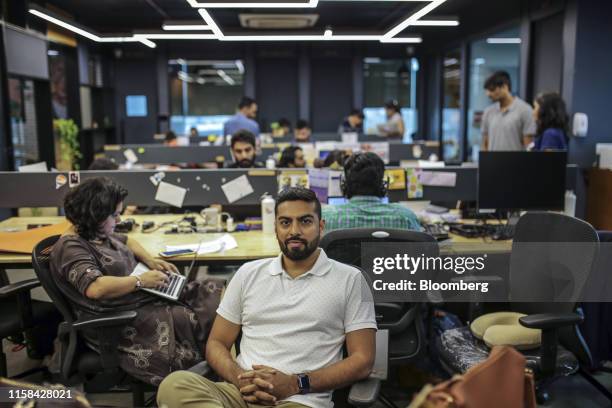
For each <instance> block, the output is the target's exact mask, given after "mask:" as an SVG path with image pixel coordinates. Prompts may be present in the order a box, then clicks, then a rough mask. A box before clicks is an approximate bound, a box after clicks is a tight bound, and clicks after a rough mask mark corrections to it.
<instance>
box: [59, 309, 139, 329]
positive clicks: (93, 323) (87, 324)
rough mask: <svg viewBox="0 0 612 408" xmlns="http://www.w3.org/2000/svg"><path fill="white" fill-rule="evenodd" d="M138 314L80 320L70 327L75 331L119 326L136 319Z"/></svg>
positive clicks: (128, 312)
mask: <svg viewBox="0 0 612 408" xmlns="http://www.w3.org/2000/svg"><path fill="white" fill-rule="evenodd" d="M137 315H138V313H136V312H135V311H133V310H130V311H127V312H120V313H113V314H107V315H103V316H98V317H94V318H91V319H82V320H77V321H75V322H73V323H72V324H71V325H70V326H71V328H72V329H75V330H85V329H96V328H101V327H111V326H119V325H121V324H125V323H128V322H130V321H132V320H134V319H135V318H136V316H137Z"/></svg>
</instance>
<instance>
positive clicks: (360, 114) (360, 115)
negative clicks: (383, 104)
mask: <svg viewBox="0 0 612 408" xmlns="http://www.w3.org/2000/svg"><path fill="white" fill-rule="evenodd" d="M349 116H357V117H358V118H359V119H363V112H362V111H361V109H351V113H349Z"/></svg>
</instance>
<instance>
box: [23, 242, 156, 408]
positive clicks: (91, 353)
mask: <svg viewBox="0 0 612 408" xmlns="http://www.w3.org/2000/svg"><path fill="white" fill-rule="evenodd" d="M59 237H60V236H59V235H54V236H52V237H49V238H46V239H44V240H42V241H41V242H39V243H38V244H37V245H36V247H35V248H34V250H33V251H32V265H33V266H34V270H35V271H36V275H37V276H38V279H39V280H40V283H41V284H42V286H43V288H44V289H45V291H46V292H47V294H48V295H49V297H50V298H51V299H52V300H53V304H54V305H55V307H57V309H58V310H59V311H60V313H61V315H62V317H63V321H62V322H61V323H60V325H59V328H58V339H59V341H60V364H61V367H60V375H61V379H62V381H63V382H65V383H66V384H68V383H71V382H73V381H75V380H77V382H81V381H83V382H84V383H85V385H86V386H87V381H88V380H90V379H92V378H93V377H94V376H96V375H104V374H107V375H111V374H114V376H113V378H112V381H114V383H113V384H112V385H111V387H112V386H116V385H119V383H120V381H121V380H122V379H123V378H124V377H125V378H127V379H128V382H129V383H130V386H131V391H132V397H133V406H145V399H144V392H145V387H147V386H146V385H145V384H143V383H141V382H139V381H138V380H136V379H134V378H131V377H130V376H128V375H127V374H126V373H124V372H122V371H121V370H120V368H119V359H118V357H117V351H116V350H117V344H118V341H119V338H118V334H119V333H118V328H121V327H123V326H124V325H125V324H126V323H128V322H130V321H131V320H133V319H134V318H135V317H136V312H135V311H126V312H118V313H109V314H107V315H99V316H95V317H92V318H87V319H77V317H76V315H75V313H74V312H73V310H72V308H71V307H70V304H69V303H68V300H67V299H66V298H65V297H64V295H63V294H62V292H61V291H60V289H59V288H58V287H57V285H56V283H55V281H54V279H53V276H52V275H51V270H50V269H49V256H50V254H51V250H52V249H53V245H55V243H56V242H57V241H58V239H59ZM84 330H91V331H92V332H93V331H95V332H96V333H97V335H98V340H99V352H98V351H95V350H93V349H92V348H90V347H88V346H87V345H86V344H85V341H84V340H83V339H82V338H81V334H82V332H83V331H84ZM75 372H76V378H75ZM117 373H118V374H119V375H116V374H117ZM111 387H108V388H111Z"/></svg>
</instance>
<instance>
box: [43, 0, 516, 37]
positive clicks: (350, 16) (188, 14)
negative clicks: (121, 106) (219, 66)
mask: <svg viewBox="0 0 612 408" xmlns="http://www.w3.org/2000/svg"><path fill="white" fill-rule="evenodd" d="M228 1H231V0H228ZM521 3H524V1H522V0H507V1H497V0H447V1H446V2H445V3H443V4H442V5H440V6H439V7H437V8H436V9H435V10H433V12H431V13H429V14H428V15H427V16H426V17H424V18H425V19H433V18H436V17H440V18H448V17H451V18H458V19H459V20H460V22H461V25H460V26H459V27H424V26H418V27H417V26H415V27H408V28H407V29H406V30H404V31H403V32H402V33H401V35H402V36H410V35H414V34H419V35H421V36H422V37H423V40H424V41H427V40H428V38H431V39H436V40H438V41H439V40H440V39H442V38H447V39H452V38H453V37H456V36H457V35H458V34H459V33H461V34H465V33H466V29H469V28H473V27H466V23H469V24H470V26H474V27H476V26H478V25H482V24H490V23H492V22H495V20H496V18H497V19H499V20H503V19H506V20H507V19H508V18H511V17H513V16H515V15H516V16H519V15H520V8H521ZM46 4H47V5H48V6H51V7H55V8H57V9H60V10H62V11H64V12H66V13H68V14H69V15H71V16H72V18H73V19H74V20H75V21H76V22H78V23H79V24H81V25H83V26H85V27H88V28H90V29H92V30H94V31H96V32H98V33H100V34H111V33H113V34H116V33H132V32H134V31H136V32H143V31H144V32H160V30H161V26H162V24H163V23H164V22H167V21H176V20H184V21H194V22H195V21H199V22H202V23H203V21H202V19H201V17H200V15H199V14H198V12H197V9H195V8H193V7H191V6H190V5H189V4H188V2H187V0H100V1H83V0H47V2H46ZM425 4H427V3H426V2H424V1H375V0H374V1H363V0H361V1H357V0H355V1H352V0H340V1H328V0H320V2H319V4H318V6H317V7H316V8H291V9H287V8H285V9H276V8H274V9H270V8H240V9H228V8H209V9H208V11H209V13H210V15H211V16H212V18H213V19H214V20H215V22H216V23H217V25H218V26H219V27H220V28H221V30H222V31H223V32H225V33H228V32H231V33H238V34H245V33H249V34H250V33H256V34H259V32H257V30H253V29H248V30H249V31H245V30H247V29H244V28H242V27H241V25H240V18H239V15H240V14H243V13H253V14H256V13H257V14H275V13H276V14H318V19H317V21H316V23H315V24H314V26H313V27H312V28H310V29H309V30H310V32H312V33H316V34H318V33H322V32H323V31H324V30H325V29H326V28H327V27H331V28H332V29H333V30H334V35H335V34H336V33H338V32H345V33H347V34H348V33H366V34H369V33H372V34H374V33H379V34H382V33H384V32H386V31H387V30H389V29H390V28H392V27H394V26H395V25H397V24H398V23H400V22H401V21H403V20H404V19H405V18H406V17H408V16H409V15H411V14H412V13H414V12H415V11H417V10H418V9H419V8H421V7H423V6H424V5H425ZM285 32H287V30H283V33H285ZM302 32H303V31H302ZM266 33H269V31H266Z"/></svg>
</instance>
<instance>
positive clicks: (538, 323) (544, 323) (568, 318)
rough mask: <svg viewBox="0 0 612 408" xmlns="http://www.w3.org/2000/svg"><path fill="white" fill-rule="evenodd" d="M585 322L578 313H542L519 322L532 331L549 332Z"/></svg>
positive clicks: (523, 318) (526, 317) (521, 319)
mask: <svg viewBox="0 0 612 408" xmlns="http://www.w3.org/2000/svg"><path fill="white" fill-rule="evenodd" d="M583 320H584V317H583V316H581V315H579V314H578V313H540V314H534V315H529V316H523V317H521V318H520V319H519V322H520V323H521V325H523V326H524V327H527V328H530V329H540V330H548V329H558V328H560V327H564V326H571V325H574V324H578V323H582V321H583Z"/></svg>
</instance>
